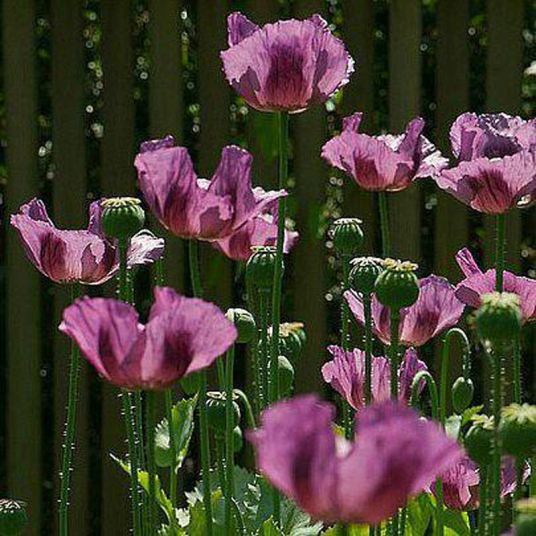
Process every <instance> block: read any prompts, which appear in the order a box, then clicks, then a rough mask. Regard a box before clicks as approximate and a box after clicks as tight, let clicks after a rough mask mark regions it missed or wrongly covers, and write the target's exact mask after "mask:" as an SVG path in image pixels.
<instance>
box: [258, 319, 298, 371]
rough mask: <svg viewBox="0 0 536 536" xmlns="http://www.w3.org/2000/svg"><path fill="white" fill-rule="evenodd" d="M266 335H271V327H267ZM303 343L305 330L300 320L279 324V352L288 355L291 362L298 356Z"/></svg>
mask: <svg viewBox="0 0 536 536" xmlns="http://www.w3.org/2000/svg"><path fill="white" fill-rule="evenodd" d="M268 337H269V338H271V337H272V328H271V327H270V328H268ZM304 343H305V331H304V329H303V324H302V323H301V322H285V323H283V324H279V353H280V354H282V355H284V356H285V357H288V358H289V359H290V361H291V362H292V363H294V362H295V361H296V359H297V358H298V357H299V355H300V353H301V351H302V348H303V344H304ZM259 347H260V343H259Z"/></svg>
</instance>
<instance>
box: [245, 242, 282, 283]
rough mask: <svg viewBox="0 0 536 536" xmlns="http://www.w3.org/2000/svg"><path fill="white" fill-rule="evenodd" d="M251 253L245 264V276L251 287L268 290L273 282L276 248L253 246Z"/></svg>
mask: <svg viewBox="0 0 536 536" xmlns="http://www.w3.org/2000/svg"><path fill="white" fill-rule="evenodd" d="M251 249H252V251H253V254H252V255H251V257H250V258H249V260H248V262H247V264H246V278H247V280H248V283H249V285H250V286H251V287H252V288H257V289H258V290H259V291H261V292H270V291H271V290H272V285H273V284H274V271H275V262H276V248H275V247H273V246H254V247H252V248H251Z"/></svg>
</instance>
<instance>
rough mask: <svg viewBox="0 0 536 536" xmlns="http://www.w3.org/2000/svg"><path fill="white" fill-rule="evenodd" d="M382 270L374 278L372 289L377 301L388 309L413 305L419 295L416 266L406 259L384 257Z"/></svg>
mask: <svg viewBox="0 0 536 536" xmlns="http://www.w3.org/2000/svg"><path fill="white" fill-rule="evenodd" d="M383 267H384V271H383V272H382V273H381V274H380V275H379V276H378V278H377V279H376V283H375V285H374V290H375V291H376V297H377V298H378V301H379V302H380V303H381V304H383V305H385V306H386V307H389V308H390V309H395V310H399V309H403V308H404V307H409V306H410V305H413V304H414V303H415V302H416V301H417V298H418V297H419V280H418V279H417V276H416V275H415V270H417V268H418V266H417V265H416V264H413V263H412V262H408V261H404V262H402V261H397V260H393V259H385V260H384V261H383Z"/></svg>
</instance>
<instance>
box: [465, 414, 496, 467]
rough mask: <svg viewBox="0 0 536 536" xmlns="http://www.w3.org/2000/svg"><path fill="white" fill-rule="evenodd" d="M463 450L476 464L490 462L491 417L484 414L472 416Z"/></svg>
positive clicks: (491, 442)
mask: <svg viewBox="0 0 536 536" xmlns="http://www.w3.org/2000/svg"><path fill="white" fill-rule="evenodd" d="M464 443H465V450H467V454H469V456H470V457H471V458H472V459H473V461H475V462H476V463H477V464H478V465H480V466H484V465H488V464H489V463H491V452H492V444H493V419H492V418H491V417H487V416H486V415H478V416H477V417H474V418H473V425H472V426H471V428H469V431H468V432H467V434H466V436H465V441H464Z"/></svg>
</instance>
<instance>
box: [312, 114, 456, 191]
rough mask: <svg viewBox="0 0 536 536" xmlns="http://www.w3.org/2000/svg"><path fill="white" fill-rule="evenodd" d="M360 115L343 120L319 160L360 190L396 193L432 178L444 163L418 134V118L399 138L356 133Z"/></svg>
mask: <svg viewBox="0 0 536 536" xmlns="http://www.w3.org/2000/svg"><path fill="white" fill-rule="evenodd" d="M361 117H362V114H361V113H356V114H354V115H352V116H350V117H346V118H345V119H344V123H343V131H342V133H341V134H339V135H338V136H335V137H334V138H333V139H331V140H330V141H328V142H327V143H326V144H325V145H324V147H322V158H324V160H326V161H327V162H328V163H329V164H330V165H332V166H334V167H336V168H339V169H341V170H342V171H344V172H345V173H346V174H348V175H349V176H350V177H352V178H353V179H354V180H355V182H356V183H357V184H358V186H360V187H361V188H363V189H365V190H371V191H386V192H398V191H400V190H404V189H405V188H407V187H408V186H410V185H411V183H412V182H413V181H414V180H416V179H419V178H422V177H430V176H436V175H437V174H438V173H439V172H440V171H441V170H442V169H443V168H445V167H446V166H447V164H448V160H447V159H446V158H443V157H442V156H441V153H440V152H439V151H438V150H437V149H436V148H435V147H434V145H432V143H431V142H430V141H429V140H428V139H427V138H425V137H424V136H423V135H422V131H423V129H424V121H423V120H422V119H421V118H420V117H418V118H416V119H413V120H412V121H411V122H410V123H409V124H408V126H407V128H406V132H405V133H404V134H400V135H393V134H382V135H380V136H369V135H367V134H362V133H360V132H358V129H359V124H360V122H361Z"/></svg>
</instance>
